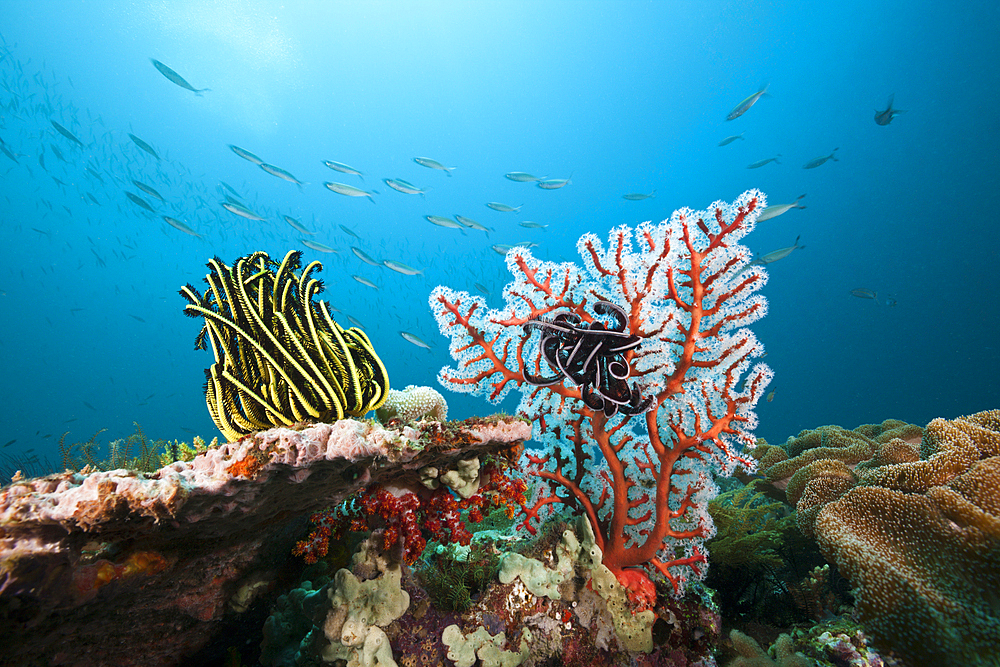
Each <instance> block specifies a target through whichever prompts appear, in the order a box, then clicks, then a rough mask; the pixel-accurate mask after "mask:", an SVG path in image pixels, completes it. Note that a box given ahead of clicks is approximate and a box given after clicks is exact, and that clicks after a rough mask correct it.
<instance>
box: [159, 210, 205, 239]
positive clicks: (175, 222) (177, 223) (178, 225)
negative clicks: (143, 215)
mask: <svg viewBox="0 0 1000 667" xmlns="http://www.w3.org/2000/svg"><path fill="white" fill-rule="evenodd" d="M161 217H162V218H163V221H164V222H166V223H167V224H168V225H170V226H171V227H173V228H174V229H177V230H180V231H182V232H184V233H185V234H190V235H191V236H194V237H196V238H199V239H200V238H201V234H199V233H198V232H196V231H194V230H193V229H191V228H190V227H188V226H187V225H185V224H184V223H183V222H181V221H180V220H178V219H176V218H171V217H170V216H169V215H164V216H161Z"/></svg>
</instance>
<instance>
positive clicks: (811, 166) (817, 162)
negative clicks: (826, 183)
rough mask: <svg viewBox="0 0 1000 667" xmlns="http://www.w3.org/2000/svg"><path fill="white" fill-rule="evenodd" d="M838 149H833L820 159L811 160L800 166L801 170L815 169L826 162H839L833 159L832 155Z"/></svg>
mask: <svg viewBox="0 0 1000 667" xmlns="http://www.w3.org/2000/svg"><path fill="white" fill-rule="evenodd" d="M839 150H840V149H839V148H834V149H833V151H831V153H830V154H829V155H823V156H822V157H817V158H813V159H812V160H809V162H806V163H805V164H804V165H802V168H803V169H815V168H816V167H818V166H820V165H821V164H824V163H825V162H826V161H827V160H833V161H834V162H840V160H838V159H837V158H835V157H833V154H834V153H836V152H837V151H839Z"/></svg>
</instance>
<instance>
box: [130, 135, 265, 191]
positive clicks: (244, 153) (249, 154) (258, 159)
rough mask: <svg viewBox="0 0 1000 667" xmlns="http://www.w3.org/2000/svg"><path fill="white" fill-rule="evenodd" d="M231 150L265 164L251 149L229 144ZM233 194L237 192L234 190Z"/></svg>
mask: <svg viewBox="0 0 1000 667" xmlns="http://www.w3.org/2000/svg"><path fill="white" fill-rule="evenodd" d="M130 136H131V135H130ZM229 150H231V151H232V152H234V153H236V154H237V155H239V156H240V157H241V158H243V159H244V160H250V161H251V162H253V163H254V164H256V165H262V164H264V161H263V160H261V159H260V158H259V157H257V156H256V155H254V154H253V153H251V152H250V151H248V150H246V149H243V148H240V147H239V146H233V145H232V144H229ZM230 189H232V188H230ZM233 194H236V193H235V192H234V193H233Z"/></svg>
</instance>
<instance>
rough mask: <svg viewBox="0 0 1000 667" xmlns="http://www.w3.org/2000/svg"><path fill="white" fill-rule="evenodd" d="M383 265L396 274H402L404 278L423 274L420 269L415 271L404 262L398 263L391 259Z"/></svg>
mask: <svg viewBox="0 0 1000 667" xmlns="http://www.w3.org/2000/svg"><path fill="white" fill-rule="evenodd" d="M382 263H383V264H384V265H385V267H386V268H387V269H392V270H393V271H395V272H396V273H402V274H403V275H404V276H419V275H421V274H423V271H421V270H420V269H415V268H413V267H412V266H407V265H406V264H403V263H402V262H396V261H394V260H391V259H387V260H385V261H384V262H382Z"/></svg>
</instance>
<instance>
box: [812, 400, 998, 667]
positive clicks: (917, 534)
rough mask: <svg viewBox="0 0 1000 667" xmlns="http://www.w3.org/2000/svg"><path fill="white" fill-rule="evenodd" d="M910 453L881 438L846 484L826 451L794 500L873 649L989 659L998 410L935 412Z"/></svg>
mask: <svg viewBox="0 0 1000 667" xmlns="http://www.w3.org/2000/svg"><path fill="white" fill-rule="evenodd" d="M914 454H915V450H914V449H913V448H907V446H906V444H905V443H903V442H902V441H901V440H895V441H890V442H887V443H884V444H883V446H882V447H880V448H879V449H877V450H876V451H875V452H873V456H872V458H871V459H870V460H868V461H866V462H864V463H862V464H860V465H858V466H857V467H856V468H855V470H854V471H853V473H851V474H853V475H854V476H855V477H856V484H857V485H856V486H852V488H849V489H848V488H847V486H848V484H846V483H845V482H846V481H847V480H848V477H847V473H845V472H844V468H846V465H844V464H843V462H841V461H837V462H836V463H833V462H828V465H826V467H825V470H820V471H818V472H817V474H815V475H813V477H812V479H810V480H809V481H808V482H807V483H806V484H805V485H804V487H803V489H804V490H803V492H802V494H801V499H800V500H799V505H800V506H802V504H803V503H805V502H807V501H809V502H810V503H811V505H810V507H808V508H806V507H803V509H804V510H807V511H809V512H810V513H811V514H813V515H814V516H815V517H816V518H815V525H814V530H815V534H816V538H817V541H818V543H819V545H820V548H821V549H822V551H823V553H824V555H825V556H826V557H827V558H829V559H830V560H831V561H833V562H835V563H836V564H837V566H838V567H839V568H840V569H841V571H842V572H843V573H844V574H845V575H846V576H847V577H848V578H849V579H850V581H851V582H852V584H854V585H855V586H856V587H857V609H858V612H859V614H860V616H861V620H862V622H863V623H864V624H865V626H866V628H868V629H869V630H870V632H871V635H872V638H873V641H874V642H875V644H876V645H877V646H878V647H879V648H880V649H882V650H884V651H891V652H892V653H894V654H895V655H897V656H898V657H900V658H902V659H903V660H904V661H905V663H906V664H912V665H940V666H947V665H962V666H963V667H965V666H969V665H996V664H997V661H998V655H1000V649H998V646H1000V644H998V638H1000V596H998V591H1000V411H996V410H994V411H989V412H981V413H978V414H975V415H971V416H969V417H962V418H959V419H955V420H953V421H948V420H944V419H935V420H934V421H932V422H931V423H930V424H928V425H927V428H926V431H925V435H924V438H923V441H922V443H921V448H920V457H919V459H917V460H913V459H914ZM837 464H840V466H843V467H842V468H840V473H839V474H831V473H832V471H834V470H836V469H837ZM811 465H815V464H811ZM803 470H805V469H803ZM848 472H850V471H848ZM831 478H835V479H839V480H841V481H840V482H837V483H831V481H830V480H831ZM814 484H815V485H816V488H815V489H814V490H811V489H812V488H813V485H814ZM817 508H818V510H819V511H816V510H817Z"/></svg>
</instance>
